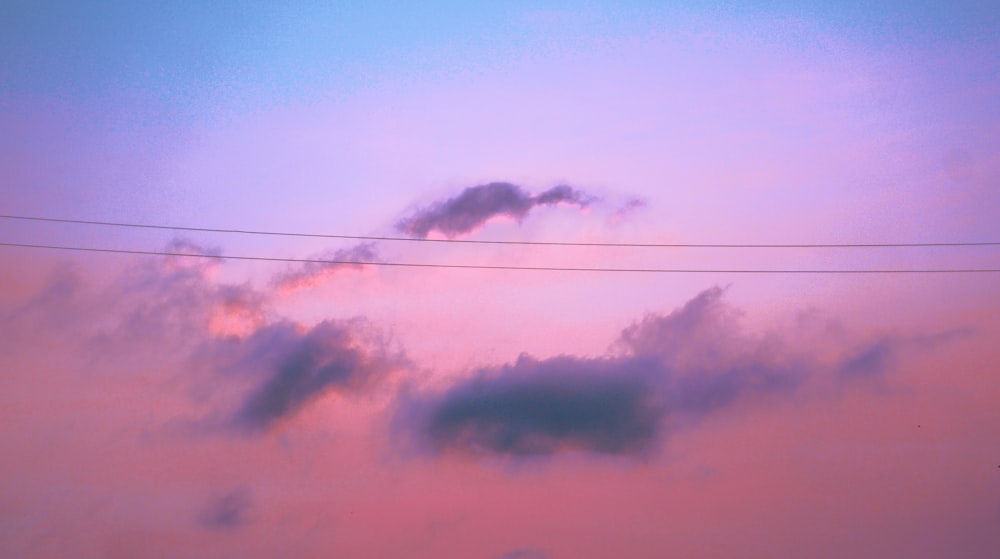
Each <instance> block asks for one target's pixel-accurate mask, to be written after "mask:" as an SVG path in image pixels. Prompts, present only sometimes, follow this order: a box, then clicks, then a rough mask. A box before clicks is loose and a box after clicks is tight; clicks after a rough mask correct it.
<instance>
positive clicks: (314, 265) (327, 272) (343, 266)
mask: <svg viewBox="0 0 1000 559" xmlns="http://www.w3.org/2000/svg"><path fill="white" fill-rule="evenodd" d="M314 259H315V260H332V261H334V262H340V263H339V264H332V263H320V262H307V263H305V264H303V265H302V266H301V267H299V268H298V269H295V270H288V271H286V272H285V273H282V274H279V275H278V276H276V277H275V278H274V279H273V280H272V282H271V284H272V285H273V286H274V287H275V288H277V289H278V290H279V291H281V292H282V293H284V294H288V293H291V292H293V291H298V290H300V289H309V288H312V287H316V286H318V285H320V284H321V283H323V282H325V281H327V280H329V279H330V278H331V277H333V276H334V275H335V274H337V273H339V272H342V271H344V270H362V269H364V263H365V262H375V261H376V260H377V259H378V251H376V249H375V243H361V244H359V245H356V246H353V247H351V248H346V249H340V250H337V251H328V252H325V253H321V254H319V255H317V256H315V257H314ZM351 262H355V263H356V264H351Z"/></svg>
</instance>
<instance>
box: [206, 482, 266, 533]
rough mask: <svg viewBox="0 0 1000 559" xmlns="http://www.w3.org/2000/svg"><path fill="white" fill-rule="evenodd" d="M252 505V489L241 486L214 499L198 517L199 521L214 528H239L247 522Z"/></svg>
mask: <svg viewBox="0 0 1000 559" xmlns="http://www.w3.org/2000/svg"><path fill="white" fill-rule="evenodd" d="M252 505H253V500H252V499H251V495H250V490H249V489H246V488H240V489H237V490H235V491H232V492H230V493H226V494H225V495H222V496H221V497H218V498H215V499H212V500H211V501H210V502H209V503H208V505H207V506H206V507H205V509H204V510H203V511H202V513H201V515H200V516H199V517H198V523H199V524H201V525H202V526H204V527H205V528H209V529H213V530H219V529H232V528H238V527H240V526H243V525H244V524H246V523H247V513H248V511H249V510H250V508H251V506H252Z"/></svg>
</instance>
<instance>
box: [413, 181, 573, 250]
mask: <svg viewBox="0 0 1000 559" xmlns="http://www.w3.org/2000/svg"><path fill="white" fill-rule="evenodd" d="M591 200H592V198H591V197H590V196H587V195H586V194H584V193H582V192H580V191H578V190H575V189H573V188H571V187H569V186H566V185H560V186H555V187H552V188H550V189H548V190H546V191H544V192H542V193H540V194H537V195H532V194H530V193H528V192H526V191H525V190H524V189H522V188H521V187H520V186H517V185H515V184H511V183H507V182H491V183H488V184H482V185H478V186H470V187H468V188H466V189H465V190H463V191H462V192H461V193H460V194H459V195H458V196H455V197H453V198H449V199H447V200H444V201H440V202H437V203H434V204H432V205H431V206H429V207H427V208H423V209H421V210H418V211H417V212H416V213H415V214H413V215H412V216H410V217H407V218H405V219H403V220H401V221H400V222H399V223H397V224H396V228H397V229H398V230H399V231H401V232H403V233H406V234H408V235H411V236H414V237H419V238H426V237H427V236H428V235H430V234H431V233H433V232H438V233H440V234H442V235H444V236H445V237H448V238H454V237H457V236H459V235H464V234H466V233H470V232H472V231H474V230H476V229H477V228H479V227H481V226H482V225H483V224H485V223H486V222H487V221H489V220H490V219H492V218H494V217H497V216H506V217H510V218H513V219H516V220H518V221H520V220H522V219H524V218H525V217H526V216H527V215H528V213H530V212H531V210H532V209H534V208H535V207H538V206H551V205H555V204H570V205H574V206H578V207H581V208H583V207H586V206H587V205H589V204H590V202H591Z"/></svg>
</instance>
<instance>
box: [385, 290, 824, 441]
mask: <svg viewBox="0 0 1000 559" xmlns="http://www.w3.org/2000/svg"><path fill="white" fill-rule="evenodd" d="M722 295H723V290H722V289H720V288H712V289H709V290H707V291H705V292H703V293H701V294H700V295H698V296H697V297H695V298H694V299H692V300H691V301H689V302H688V303H687V304H685V305H684V306H683V307H681V308H680V309H677V310H676V311H674V312H672V313H670V314H669V315H649V316H647V317H645V318H644V319H643V320H642V321H640V322H638V323H636V324H634V325H632V326H630V327H628V328H626V329H625V330H624V331H623V332H622V335H621V337H620V338H619V340H618V341H617V342H616V343H615V344H614V345H613V346H612V347H613V351H612V352H610V353H609V354H607V355H603V356H599V357H576V356H565V355H564V356H558V357H553V358H549V359H542V360H539V359H535V358H533V357H530V356H527V355H522V356H521V357H519V358H518V359H517V361H515V362H514V363H511V364H507V365H504V366H502V367H493V368H483V369H479V370H477V371H474V372H473V374H472V375H471V376H470V377H469V378H467V379H464V380H462V381H459V382H457V383H455V384H454V385H452V386H451V387H449V388H447V389H445V390H443V391H440V392H431V393H423V394H415V395H408V396H404V400H403V404H402V405H401V406H400V411H399V412H398V414H399V415H398V417H397V422H396V423H397V425H398V426H399V428H400V429H403V430H405V431H407V432H408V433H409V434H410V436H411V437H412V438H413V439H414V440H415V441H416V442H417V444H418V447H419V448H421V449H423V450H426V451H429V452H431V453H434V454H440V453H445V452H460V453H469V454H474V455H482V454H493V455H501V456H531V455H536V456H538V455H552V454H556V453H560V452H565V451H582V452H589V453H597V454H612V455H633V456H635V455H642V454H643V453H646V452H648V451H649V450H651V449H652V448H653V447H654V446H655V444H656V442H657V440H658V439H659V438H660V437H661V436H662V435H663V434H665V433H666V432H667V431H669V430H670V429H672V428H677V427H680V426H682V425H686V424H689V423H692V422H696V421H698V420H701V419H703V418H705V417H707V416H709V415H711V414H714V413H717V412H719V411H721V410H724V409H725V408H727V407H729V406H732V405H733V404H735V403H736V402H737V401H739V400H741V399H743V398H746V397H749V396H751V395H754V394H770V393H776V392H782V391H788V390H791V389H793V388H794V387H795V386H796V385H797V384H798V383H799V382H800V381H801V379H802V377H803V376H804V375H805V374H806V373H807V372H808V367H806V366H805V365H804V364H803V362H801V361H800V360H798V359H795V358H793V357H791V356H789V355H786V354H784V353H782V352H780V351H777V350H776V349H775V348H774V347H773V345H772V344H769V343H766V342H765V341H764V340H759V339H756V338H753V337H752V336H749V335H747V334H746V333H744V332H741V331H740V330H739V328H738V326H739V325H738V320H737V318H738V313H736V312H735V311H734V310H733V309H731V308H730V307H729V306H728V305H725V304H723V303H722V302H721V297H722Z"/></svg>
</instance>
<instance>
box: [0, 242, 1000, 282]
mask: <svg viewBox="0 0 1000 559" xmlns="http://www.w3.org/2000/svg"><path fill="white" fill-rule="evenodd" d="M0 246H7V247H21V248H40V249H53V250H70V251H79V252H101V253H113V254H141V255H151V256H184V257H189V258H214V259H226V260H254V261H264V262H298V263H304V264H329V265H349V266H362V265H363V266H391V267H406V268H457V269H466V270H530V271H544V272H630V273H655V274H962V273H974V274H982V273H1000V268H971V269H970V268H930V269H853V270H851V269H847V270H845V269H840V270H838V269H830V270H824V269H799V270H769V269H707V268H701V269H691V268H574V267H557V266H491V265H485V264H434V263H418V262H372V261H353V260H323V259H310V258H279V257H272V256H237V255H221V254H200V253H185V252H167V251H154V250H127V249H115V248H93V247H70V246H59V245H39V244H29V243H5V242H0Z"/></svg>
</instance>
